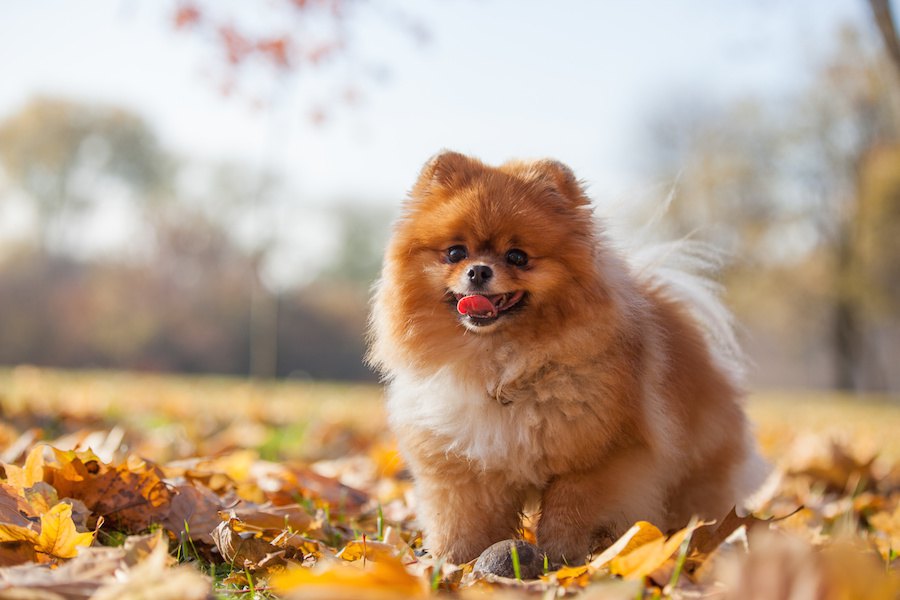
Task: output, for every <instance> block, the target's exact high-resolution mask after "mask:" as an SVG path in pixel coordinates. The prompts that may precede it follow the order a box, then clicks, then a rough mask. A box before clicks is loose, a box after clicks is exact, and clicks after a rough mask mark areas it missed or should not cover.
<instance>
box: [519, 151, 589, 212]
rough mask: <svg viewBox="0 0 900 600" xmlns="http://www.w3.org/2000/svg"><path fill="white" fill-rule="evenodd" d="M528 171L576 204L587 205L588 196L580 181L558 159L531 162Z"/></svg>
mask: <svg viewBox="0 0 900 600" xmlns="http://www.w3.org/2000/svg"><path fill="white" fill-rule="evenodd" d="M528 170H529V173H530V174H531V175H532V176H533V177H534V178H535V179H540V180H542V181H545V182H546V183H549V184H550V185H552V186H553V187H554V188H556V190H557V191H558V192H559V193H560V194H561V195H562V196H563V197H565V198H566V199H567V200H569V201H570V202H572V204H574V205H576V206H587V205H589V204H590V203H591V201H590V198H588V197H587V194H585V192H584V186H583V185H582V183H581V181H579V180H578V178H577V177H575V173H573V172H572V169H570V168H569V167H568V166H566V165H564V164H563V163H561V162H559V161H558V160H552V159H549V158H548V159H544V160H538V161H535V162H533V163H531V165H530V168H529V169H528Z"/></svg>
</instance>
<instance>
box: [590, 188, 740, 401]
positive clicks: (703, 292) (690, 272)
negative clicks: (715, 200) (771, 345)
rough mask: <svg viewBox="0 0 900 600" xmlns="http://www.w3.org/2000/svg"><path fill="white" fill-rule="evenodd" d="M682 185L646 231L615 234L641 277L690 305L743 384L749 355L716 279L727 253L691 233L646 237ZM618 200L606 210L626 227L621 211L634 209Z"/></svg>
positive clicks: (615, 222)
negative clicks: (666, 237)
mask: <svg viewBox="0 0 900 600" xmlns="http://www.w3.org/2000/svg"><path fill="white" fill-rule="evenodd" d="M676 187H677V185H673V186H672V187H671V188H670V189H669V193H668V194H667V195H666V197H665V198H664V200H663V201H662V202H660V203H659V204H658V208H657V209H656V211H654V214H652V215H651V216H650V218H649V220H647V221H646V222H645V224H644V226H643V228H642V230H641V231H639V232H636V233H632V234H630V235H615V234H613V236H612V237H613V239H614V240H615V241H616V242H617V245H619V246H620V247H622V248H623V250H624V252H623V254H624V256H625V257H626V260H627V262H628V265H629V268H630V269H631V272H632V273H633V274H634V275H635V276H636V277H638V278H639V279H641V280H643V281H645V282H648V283H649V284H651V285H652V286H654V287H656V288H658V289H659V290H661V291H663V293H665V294H666V295H668V296H669V297H670V298H672V299H674V300H677V301H679V302H680V303H682V304H683V305H684V306H685V307H686V308H687V310H688V311H689V313H690V315H691V316H692V317H693V318H694V320H695V321H696V322H697V323H698V325H700V327H701V328H702V330H703V332H704V335H705V336H706V338H707V341H708V343H709V344H710V348H711V349H712V353H713V355H714V358H715V360H716V361H717V362H718V364H720V365H721V366H722V367H723V368H725V369H726V370H727V371H728V372H729V373H730V374H731V375H732V376H733V377H734V379H735V381H736V382H738V383H741V384H742V383H743V381H744V375H745V368H746V364H747V358H746V356H745V355H744V353H743V352H742V350H741V347H740V344H739V343H738V339H737V335H736V333H735V327H736V326H735V320H734V316H733V315H732V313H731V311H730V310H729V309H728V307H726V306H725V303H724V302H723V300H722V292H723V287H722V285H721V284H719V283H718V282H717V281H716V277H717V276H718V274H719V272H720V271H721V270H722V267H723V266H724V265H725V263H726V258H727V256H726V255H725V253H724V252H722V251H720V250H718V249H716V248H715V247H713V246H712V245H710V244H707V243H704V242H701V241H697V240H695V239H691V236H690V235H688V236H686V237H684V238H682V239H679V240H674V241H667V242H653V243H651V242H647V241H646V240H647V239H648V238H649V237H650V236H651V235H653V233H654V232H653V231H652V230H653V229H654V228H655V226H656V224H657V223H659V222H660V221H661V219H662V218H663V217H664V215H665V213H666V212H667V211H668V209H669V206H670V205H671V204H672V202H674V201H675V189H676ZM616 204H620V205H619V206H618V207H616V206H615V205H613V206H608V207H606V209H607V210H606V211H602V210H601V212H605V213H606V215H605V216H606V217H607V219H606V222H607V223H608V224H609V225H611V228H612V229H613V230H616V229H620V227H617V226H620V225H621V221H620V220H619V219H617V218H616V217H621V216H622V214H621V213H627V212H628V210H627V209H625V207H624V206H621V203H616ZM610 209H611V210H610ZM623 209H624V210H623ZM620 232H621V229H620ZM625 240H628V241H627V242H626V241H625Z"/></svg>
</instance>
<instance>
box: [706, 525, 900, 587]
mask: <svg viewBox="0 0 900 600" xmlns="http://www.w3.org/2000/svg"><path fill="white" fill-rule="evenodd" d="M751 541H752V551H751V552H750V553H747V554H733V555H731V556H727V557H724V558H723V559H722V560H720V561H717V565H716V574H717V579H718V580H719V581H720V582H722V584H723V585H724V587H725V589H726V598H728V599H729V600H735V599H737V600H743V599H748V600H750V599H753V600H755V599H761V598H766V599H769V598H771V599H773V600H781V599H785V600H793V599H795V598H797V599H803V598H810V599H817V598H835V599H844V598H846V599H851V598H852V599H854V600H896V598H897V594H898V593H900V581H898V578H897V574H896V573H892V572H886V571H885V569H884V566H883V564H882V563H881V561H880V560H879V559H878V557H877V555H876V554H873V553H872V552H866V551H861V550H860V548H859V547H858V546H857V545H855V544H852V543H849V542H844V541H838V542H836V543H833V544H831V545H829V546H828V547H826V549H825V550H824V552H819V551H818V550H817V549H816V548H814V547H813V546H812V545H811V544H809V543H808V542H806V541H804V540H802V539H801V538H798V537H795V536H790V535H785V534H783V533H779V532H775V531H768V530H761V531H758V532H757V535H756V536H754V538H753V539H752V540H751Z"/></svg>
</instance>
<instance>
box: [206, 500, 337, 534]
mask: <svg viewBox="0 0 900 600" xmlns="http://www.w3.org/2000/svg"><path fill="white" fill-rule="evenodd" d="M219 517H220V518H222V519H231V520H233V521H234V520H236V521H235V522H234V523H233V526H234V529H235V531H238V532H241V531H255V532H263V531H272V532H280V531H283V530H285V529H287V530H290V531H296V532H297V533H310V532H312V533H315V532H319V531H321V529H322V521H321V520H320V519H317V518H314V517H313V516H312V515H310V514H309V513H308V512H307V511H306V509H305V508H303V507H302V506H300V505H299V504H291V505H287V506H275V505H273V504H269V503H266V504H254V503H252V502H241V503H240V504H238V505H237V506H236V507H234V508H232V509H229V510H228V511H220V512H219Z"/></svg>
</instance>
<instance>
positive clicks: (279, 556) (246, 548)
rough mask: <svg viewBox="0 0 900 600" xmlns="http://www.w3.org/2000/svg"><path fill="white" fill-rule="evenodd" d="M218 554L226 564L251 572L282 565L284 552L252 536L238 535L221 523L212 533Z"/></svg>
mask: <svg viewBox="0 0 900 600" xmlns="http://www.w3.org/2000/svg"><path fill="white" fill-rule="evenodd" d="M212 539H213V542H214V543H215V545H216V548H218V549H219V553H220V554H221V555H222V558H224V559H225V560H226V561H227V562H229V563H231V564H233V565H236V566H237V567H238V568H247V569H250V570H251V571H255V570H258V569H268V568H271V567H275V566H279V567H280V566H283V565H284V556H285V550H284V549H283V548H279V547H277V546H275V545H273V544H271V543H270V542H267V541H266V540H264V539H262V538H259V537H256V536H254V535H252V534H240V533H238V532H236V531H235V530H234V529H232V528H231V526H230V524H229V523H228V522H227V521H222V522H221V523H220V524H219V526H218V527H216V528H215V529H214V530H213V532H212Z"/></svg>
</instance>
